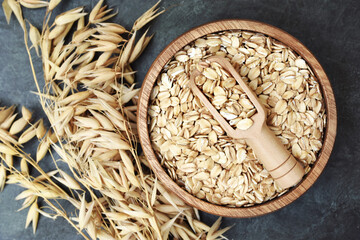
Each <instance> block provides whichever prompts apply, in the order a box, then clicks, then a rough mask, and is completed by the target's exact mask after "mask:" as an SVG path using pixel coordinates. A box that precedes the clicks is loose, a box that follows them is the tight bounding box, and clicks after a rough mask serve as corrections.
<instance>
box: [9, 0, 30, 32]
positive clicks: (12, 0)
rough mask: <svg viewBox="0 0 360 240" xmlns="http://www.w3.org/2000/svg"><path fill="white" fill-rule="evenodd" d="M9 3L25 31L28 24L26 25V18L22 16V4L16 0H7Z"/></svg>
mask: <svg viewBox="0 0 360 240" xmlns="http://www.w3.org/2000/svg"><path fill="white" fill-rule="evenodd" d="M7 3H8V5H9V7H10V8H11V10H12V12H13V13H14V15H15V16H16V18H17V20H18V22H19V24H20V26H21V28H22V29H23V31H24V32H25V31H26V29H25V28H26V26H25V21H24V18H23V16H22V10H21V6H20V4H19V3H18V2H16V1H15V0H7Z"/></svg>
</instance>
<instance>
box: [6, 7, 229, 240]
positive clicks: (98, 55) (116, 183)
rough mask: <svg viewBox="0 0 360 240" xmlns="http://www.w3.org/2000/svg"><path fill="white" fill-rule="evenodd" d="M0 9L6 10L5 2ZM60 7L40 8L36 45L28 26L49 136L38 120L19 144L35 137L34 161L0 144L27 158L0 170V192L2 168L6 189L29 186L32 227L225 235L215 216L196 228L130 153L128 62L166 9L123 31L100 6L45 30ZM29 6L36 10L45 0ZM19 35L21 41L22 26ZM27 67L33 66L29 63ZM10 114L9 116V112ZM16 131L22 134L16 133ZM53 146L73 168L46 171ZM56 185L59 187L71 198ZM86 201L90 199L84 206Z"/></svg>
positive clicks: (187, 211) (90, 233)
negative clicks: (61, 221)
mask: <svg viewBox="0 0 360 240" xmlns="http://www.w3.org/2000/svg"><path fill="white" fill-rule="evenodd" d="M5 2H6V3H5V6H7V5H6V4H7V3H8V2H11V1H10V0H6V1H5ZM23 2H26V3H28V1H23ZM59 3H60V1H55V0H52V1H50V2H49V3H46V5H47V6H48V9H47V13H46V16H45V21H44V22H45V24H44V26H43V29H42V31H41V35H40V38H39V34H38V32H37V31H35V29H34V28H33V27H31V28H30V40H31V42H32V44H33V46H34V48H35V49H37V46H38V47H39V48H40V49H41V58H42V62H43V71H44V80H45V87H44V88H43V89H41V88H40V85H42V84H40V82H38V81H37V78H36V75H35V73H34V69H33V68H32V69H33V73H34V79H35V83H36V86H37V88H38V95H39V98H40V103H41V105H42V107H43V109H44V111H45V113H46V116H47V118H48V120H49V122H50V125H51V129H52V130H51V131H50V130H49V131H48V132H47V133H45V132H46V131H45V132H44V130H43V129H44V127H43V122H42V121H39V122H37V123H35V124H34V125H32V127H30V128H29V130H26V131H25V132H24V133H22V135H21V136H22V138H19V140H20V139H22V141H26V140H28V139H31V138H32V137H34V136H38V137H39V136H41V137H40V138H41V140H40V143H39V147H38V150H37V156H36V160H32V159H28V157H26V155H25V154H23V155H17V154H18V153H17V152H16V151H15V150H16V149H18V148H16V149H15V150H14V149H13V148H12V147H9V146H8V144H5V142H4V144H3V145H0V152H1V151H3V152H8V153H11V154H13V155H16V156H17V157H21V158H23V159H25V160H23V161H22V164H21V165H22V167H21V169H20V171H19V170H16V169H12V170H11V168H5V171H4V167H3V166H4V165H1V168H0V187H2V186H3V185H4V183H3V182H4V180H3V179H6V170H8V171H10V172H11V175H10V176H11V177H8V179H9V180H8V182H9V183H17V184H20V185H21V186H23V187H24V188H26V190H25V191H24V192H23V193H22V194H20V195H19V196H18V199H25V202H24V208H27V207H30V208H29V217H28V219H27V224H29V223H30V222H31V221H32V222H33V224H34V225H36V223H37V219H38V216H39V214H42V215H44V216H46V217H51V218H55V217H57V216H61V217H64V218H65V219H67V220H68V221H69V222H70V224H72V225H73V226H74V227H75V228H76V229H77V230H78V231H79V232H80V233H81V234H82V235H83V236H84V237H85V238H88V237H90V238H91V239H122V238H124V239H168V238H169V237H170V236H172V237H174V238H175V239H200V238H206V239H218V238H222V234H223V233H224V232H225V231H226V230H227V229H223V230H218V228H219V224H220V219H219V220H218V221H217V222H216V223H215V224H214V225H213V226H212V227H209V226H207V225H206V224H204V223H202V222H201V221H199V215H198V213H197V211H196V210H195V209H193V208H191V207H189V206H187V205H186V204H185V203H184V202H182V200H180V199H179V198H177V197H176V196H174V195H173V194H171V193H168V192H167V191H166V190H165V188H164V187H163V186H162V184H161V183H160V182H158V181H157V179H156V178H154V176H153V174H152V172H151V170H150V169H149V168H148V167H147V165H148V164H147V162H146V160H145V159H144V158H143V157H139V156H138V154H137V151H136V149H137V130H136V122H135V121H136V108H137V106H136V104H137V99H138V97H137V94H138V92H139V89H136V88H135V85H134V73H135V71H133V70H132V68H131V65H130V64H131V63H132V62H133V61H135V60H136V59H137V58H138V57H139V55H140V54H141V53H142V51H143V50H144V49H145V47H146V46H147V44H148V43H149V41H150V40H151V37H152V36H147V31H146V32H145V33H144V34H143V35H142V36H141V37H140V38H139V40H136V34H137V33H138V32H139V31H140V30H141V29H142V28H143V27H144V26H145V25H146V24H147V23H148V22H149V21H151V20H152V19H154V18H155V17H157V16H158V15H159V14H161V13H162V12H163V11H161V12H158V9H156V6H157V5H158V3H157V4H156V5H155V6H154V7H152V8H151V9H149V10H148V11H147V12H146V13H145V14H143V15H142V16H141V17H140V18H139V19H138V20H137V21H136V22H135V24H134V26H133V29H131V30H130V31H128V30H126V29H125V28H124V27H123V26H121V25H119V24H116V23H108V22H104V21H106V20H107V19H109V18H111V17H112V16H114V14H115V13H113V11H112V9H107V6H103V5H102V4H103V1H99V2H98V4H97V5H96V6H95V7H94V8H93V9H92V11H91V12H90V14H89V23H91V25H90V24H89V23H86V21H85V17H87V16H88V14H87V13H86V12H85V9H84V8H83V7H79V8H75V9H71V10H69V11H67V12H64V13H62V14H60V15H58V16H56V18H55V20H54V23H52V24H49V23H48V21H49V16H50V13H51V10H52V9H54V8H55V7H56V6H57V5H58V4H59ZM20 4H21V2H20ZM34 4H35V3H34ZM36 4H38V5H36V6H39V7H40V5H41V4H44V5H45V2H42V1H39V2H37V3H36ZM22 5H23V6H25V5H26V4H22ZM16 6H20V5H16ZM25 7H26V6H25ZM34 7H35V6H34ZM4 9H5V8H4ZM7 9H8V8H7ZM11 9H13V8H11ZM14 9H15V8H14ZM12 11H14V10H12ZM6 12H7V16H8V15H9V14H11V12H10V11H9V10H6ZM20 13H21V12H20ZM18 15H19V14H18ZM18 15H16V16H18ZM19 16H21V14H20V15H19ZM19 18H20V17H19ZM19 18H18V19H19ZM20 19H22V17H21V18H20ZM20 22H21V21H20ZM73 26H75V27H76V31H75V32H74V33H72V32H71V29H72V27H73ZM24 32H25V34H27V31H26V29H25V30H24ZM69 38H70V41H69V42H67V39H69ZM25 44H26V45H27V38H25ZM27 50H28V53H29V56H30V52H29V49H28V48H27ZM30 64H31V66H32V59H31V57H30ZM11 109H12V108H10V110H7V111H9V112H11V111H13V110H11ZM0 116H1V114H0ZM9 121H10V120H9ZM28 121H29V114H27V112H26V111H24V113H23V117H22V118H20V119H19V120H17V122H15V123H16V125H18V126H20V127H21V126H23V125H24V124H25V122H28ZM15 123H13V125H14V124H15ZM7 125H9V124H7ZM10 125H11V124H10ZM10 125H9V126H10ZM10 130H11V128H10ZM13 131H14V132H16V133H18V132H20V131H21V130H19V128H18V127H17V128H14V130H13ZM16 133H14V134H16ZM11 136H12V135H11V133H6V134H5V137H7V138H8V140H6V141H8V142H10V143H11V141H13V143H12V144H19V143H18V142H15V141H18V140H17V139H16V138H10V137H11ZM18 146H20V145H18ZM50 146H52V149H53V150H54V151H55V152H56V153H57V154H58V155H59V156H60V158H61V160H62V161H64V162H66V163H67V164H68V166H69V170H70V171H64V170H63V169H59V168H58V167H57V165H56V161H54V163H55V165H56V168H57V170H55V171H52V172H50V173H44V172H43V171H42V169H41V168H40V167H39V166H38V162H39V161H40V160H42V159H43V158H44V157H45V155H46V153H47V152H48V151H49V148H50ZM24 156H25V157H24ZM51 156H52V155H51ZM5 160H6V156H4V161H5ZM43 161H44V160H43ZM29 162H30V163H31V165H32V166H33V167H34V166H35V168H36V169H38V170H39V172H40V173H41V176H40V177H38V178H32V177H31V176H30V174H29V172H28V167H27V164H28V163H29ZM4 176H5V177H4ZM55 180H56V181H55ZM55 182H59V183H61V184H62V185H63V186H66V187H67V188H68V191H69V192H70V194H67V193H66V192H65V191H63V190H62V188H60V187H59V185H58V184H56V183H55ZM34 186H35V188H34ZM85 193H86V194H85ZM85 195H88V196H90V200H87V199H86V198H85ZM38 199H44V200H45V202H46V204H47V205H48V206H49V207H50V209H52V211H53V213H48V212H44V211H42V210H41V209H39V207H38V205H37V200H38ZM56 199H64V200H67V201H69V202H70V203H71V204H72V205H73V206H74V207H75V209H76V217H72V218H69V217H68V213H67V212H64V211H63V210H62V208H61V205H59V204H58V202H57V201H56Z"/></svg>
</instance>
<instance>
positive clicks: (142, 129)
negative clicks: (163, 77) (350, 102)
mask: <svg viewBox="0 0 360 240" xmlns="http://www.w3.org/2000/svg"><path fill="white" fill-rule="evenodd" d="M226 30H245V31H253V32H259V33H263V34H265V35H267V36H270V37H272V38H274V39H276V40H278V41H280V42H282V43H284V44H285V45H287V46H289V47H290V48H291V49H293V50H294V51H295V52H297V53H298V54H299V55H300V56H301V57H302V58H303V59H304V60H305V61H306V62H307V64H308V65H309V66H310V67H311V69H312V70H313V72H314V74H315V76H316V78H317V79H318V81H319V82H320V85H321V89H322V93H323V97H324V100H325V109H326V114H327V123H326V127H325V135H324V142H323V147H322V149H321V151H320V153H319V155H318V158H317V160H316V162H315V163H314V164H313V166H312V168H311V170H310V172H309V173H308V174H307V175H305V177H304V178H303V179H302V181H301V182H300V183H299V184H298V185H297V186H295V187H293V188H291V189H290V190H289V191H288V192H287V193H285V194H284V195H282V196H280V197H276V198H274V199H273V200H270V201H268V202H265V203H263V204H259V205H254V206H251V207H239V208H236V207H226V206H219V205H216V204H212V203H209V202H207V201H204V200H201V199H199V198H197V197H195V196H193V195H191V194H190V193H188V192H187V191H185V190H184V189H183V188H181V187H180V186H179V185H177V184H176V182H174V181H173V180H172V179H171V178H170V176H169V175H168V174H167V173H166V172H165V170H164V169H163V167H162V166H161V165H160V162H159V161H158V159H157V157H156V155H155V153H154V150H153V148H152V146H151V142H150V137H149V128H148V121H147V119H148V107H149V99H150V94H151V91H152V88H153V86H154V83H155V81H156V79H157V77H158V75H159V74H160V72H161V70H162V69H163V67H164V65H165V64H166V63H167V62H168V61H169V60H170V59H171V58H172V57H173V56H174V54H175V53H176V52H178V51H179V50H181V49H182V48H183V47H184V46H186V45H187V44H189V43H190V42H192V41H194V40H196V39H197V38H200V37H202V36H204V35H207V34H210V33H215V32H219V31H226ZM137 118H138V123H137V124H138V132H139V137H140V143H141V146H142V149H143V151H144V154H145V156H146V158H147V160H148V161H149V164H150V166H151V168H152V170H153V171H154V173H155V174H156V176H157V177H158V178H159V180H160V181H161V182H162V183H163V184H164V186H165V187H166V188H167V189H168V190H169V191H171V192H173V193H175V194H176V195H177V196H178V197H179V198H181V199H182V200H183V201H185V202H186V203H187V204H189V205H191V206H193V207H195V208H197V209H200V210H202V211H205V212H208V213H211V214H215V215H219V216H225V217H237V218H246V217H255V216H260V215H264V214H267V213H270V212H273V211H275V210H278V209H280V208H282V207H284V206H286V205H288V204H290V203H291V202H293V201H295V200H296V199H297V198H299V197H300V196H301V195H302V194H304V193H305V192H306V191H307V190H308V189H309V188H310V187H311V186H312V185H313V184H314V182H315V181H316V179H317V178H318V177H319V175H320V174H321V172H322V171H323V169H324V167H325V165H326V163H327V161H328V159H329V157H330V154H331V151H332V148H333V145H334V141H335V136H336V125H337V115H336V104H335V98H334V94H333V91H332V88H331V85H330V81H329V79H328V77H327V76H326V74H325V72H324V70H323V68H322V67H321V65H320V63H319V62H318V61H317V60H316V58H315V57H314V55H313V54H312V53H311V52H310V51H309V50H308V49H307V48H306V47H305V46H304V45H303V44H302V43H301V42H300V41H299V40H297V39H296V38H294V37H293V36H291V35H290V34H288V33H286V32H284V31H282V30H280V29H278V28H276V27H274V26H271V25H268V24H265V23H261V22H257V21H251V20H222V21H217V22H212V23H208V24H205V25H202V26H200V27H197V28H194V29H192V30H190V31H188V32H186V33H184V34H183V35H181V36H180V37H178V38H176V39H175V40H174V41H172V42H171V43H170V44H169V45H168V46H167V47H166V48H165V49H164V50H163V51H162V52H161V53H160V54H159V55H158V57H157V58H156V59H155V61H154V62H153V64H152V65H151V67H150V69H149V71H148V73H147V75H146V77H145V79H144V82H143V84H142V88H141V91H140V98H139V105H138V112H137Z"/></svg>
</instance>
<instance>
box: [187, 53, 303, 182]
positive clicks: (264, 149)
mask: <svg viewBox="0 0 360 240" xmlns="http://www.w3.org/2000/svg"><path fill="white" fill-rule="evenodd" d="M207 60H208V61H210V62H216V63H218V64H220V65H221V66H222V67H223V68H224V69H225V70H227V71H228V72H229V73H230V74H231V75H232V76H233V77H234V78H235V80H236V81H237V82H238V84H239V85H240V87H241V88H242V89H243V91H244V92H245V93H246V94H247V96H248V97H249V99H250V101H251V102H252V103H253V104H254V106H255V108H256V110H257V113H255V114H254V115H253V116H252V117H251V119H252V120H253V122H254V123H253V125H252V126H251V127H250V128H248V129H247V130H241V129H236V130H235V129H233V128H232V127H231V126H230V125H229V123H228V122H227V121H226V120H225V119H224V118H223V117H222V116H221V115H220V113H219V112H218V111H217V110H216V109H215V107H214V106H213V105H212V104H211V103H210V102H209V100H208V99H207V97H206V96H205V95H204V94H203V93H202V92H201V91H200V89H199V88H198V87H197V86H196V84H195V78H196V77H197V76H199V75H200V74H201V73H200V72H199V71H198V70H194V71H192V72H191V76H190V88H191V90H192V92H193V93H194V95H196V96H197V97H198V98H199V99H200V100H201V102H202V103H203V104H204V105H205V107H206V108H207V109H208V110H209V111H210V113H211V114H212V115H213V117H214V118H215V119H216V120H217V121H218V122H219V124H220V126H221V127H222V128H223V129H224V131H225V132H226V133H227V135H228V136H229V137H232V138H236V139H244V140H245V141H246V142H247V143H248V144H249V145H250V146H251V148H252V149H253V150H254V153H255V154H256V156H257V157H258V159H259V160H260V162H261V163H262V164H263V165H264V167H265V169H266V170H267V171H268V172H269V173H270V174H271V176H272V177H273V178H274V180H275V181H276V182H277V184H278V185H279V186H280V187H281V188H283V189H285V188H288V187H291V186H294V185H295V184H297V183H298V182H300V180H301V179H302V178H303V176H304V174H305V172H304V168H303V166H302V164H301V163H300V162H298V161H297V160H296V159H295V158H294V157H293V156H292V155H291V153H290V152H289V151H287V150H286V149H285V147H284V145H283V144H282V143H281V141H280V140H279V139H278V138H277V137H276V136H275V134H274V132H272V131H271V130H270V129H269V127H268V126H267V125H266V113H265V109H264V107H263V105H262V104H261V103H260V102H259V100H258V98H257V96H256V95H255V93H254V92H253V91H252V90H251V89H250V88H249V87H248V86H247V84H246V83H244V82H243V80H242V79H241V77H240V75H239V74H238V73H237V72H236V70H235V69H234V67H233V66H232V65H231V64H230V62H229V61H228V60H227V59H225V58H223V57H217V56H214V57H209V58H207Z"/></svg>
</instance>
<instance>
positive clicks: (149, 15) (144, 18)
mask: <svg viewBox="0 0 360 240" xmlns="http://www.w3.org/2000/svg"><path fill="white" fill-rule="evenodd" d="M160 2H161V0H160V1H158V2H157V3H155V5H154V6H153V7H151V8H150V9H149V10H147V11H146V12H145V13H144V14H143V15H141V17H139V18H138V19H137V20H136V21H135V23H134V26H133V30H134V31H138V30H140V29H141V28H143V27H144V26H145V25H146V24H148V23H149V22H150V21H151V20H153V19H154V18H156V17H157V16H159V15H160V14H162V13H163V12H165V10H162V11H160V12H158V11H159V8H156V7H157V6H158V5H159V3H160Z"/></svg>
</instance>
